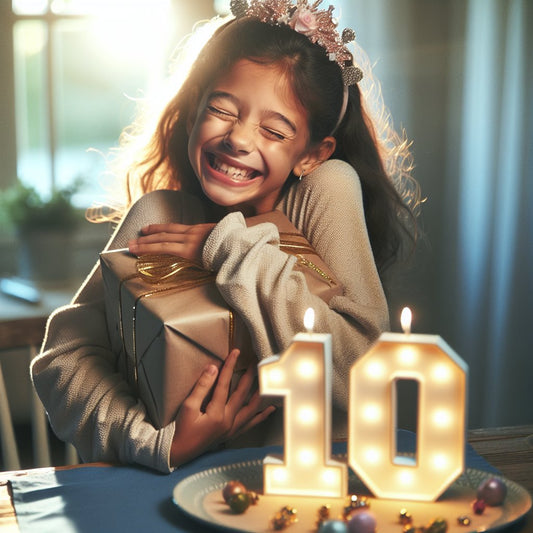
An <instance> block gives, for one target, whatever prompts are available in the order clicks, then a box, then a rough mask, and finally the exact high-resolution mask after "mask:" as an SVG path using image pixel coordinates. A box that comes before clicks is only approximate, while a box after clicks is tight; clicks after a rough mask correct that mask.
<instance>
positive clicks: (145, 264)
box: [136, 255, 215, 288]
mask: <svg viewBox="0 0 533 533" xmlns="http://www.w3.org/2000/svg"><path fill="white" fill-rule="evenodd" d="M136 266H137V273H138V274H139V277H140V278H141V279H142V280H143V281H146V282H147V283H150V284H152V285H161V284H163V283H176V282H179V283H180V285H181V284H184V285H185V286H182V287H183V288H186V287H188V286H189V285H190V286H198V285H201V284H203V283H209V282H210V281H213V280H214V279H215V273H214V272H210V271H209V270H205V269H204V268H202V266H201V265H199V264H198V263H196V262H195V261H191V260H189V259H184V258H183V257H176V256H174V255H141V256H140V257H139V258H138V259H137V265H136Z"/></svg>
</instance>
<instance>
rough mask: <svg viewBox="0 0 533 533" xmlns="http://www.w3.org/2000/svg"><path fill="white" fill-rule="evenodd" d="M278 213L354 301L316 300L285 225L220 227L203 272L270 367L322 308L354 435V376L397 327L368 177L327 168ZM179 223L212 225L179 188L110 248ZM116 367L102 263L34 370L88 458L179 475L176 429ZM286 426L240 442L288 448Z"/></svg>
mask: <svg viewBox="0 0 533 533" xmlns="http://www.w3.org/2000/svg"><path fill="white" fill-rule="evenodd" d="M277 208H278V209H280V210H282V211H283V212H284V213H285V214H286V215H287V216H288V218H289V219H290V220H291V221H292V223H293V224H294V225H295V226H296V227H297V228H298V229H300V231H302V233H303V234H304V235H305V236H306V237H307V239H308V241H309V242H310V243H311V244H312V245H313V247H314V248H315V250H316V251H317V252H318V254H319V255H320V256H321V257H322V259H324V261H325V262H326V264H327V265H328V266H329V267H330V268H331V269H332V271H333V272H334V273H335V275H336V276H337V278H338V279H339V281H340V282H341V283H342V285H343V286H344V294H343V295H341V296H335V297H334V298H332V299H331V301H330V302H329V304H326V303H325V302H324V301H322V300H321V299H320V298H319V297H317V296H314V295H312V294H311V293H310V292H309V291H308V290H307V287H306V284H305V280H304V277H303V275H302V274H301V273H298V272H293V270H292V267H293V265H294V262H295V258H294V257H293V256H289V255H287V254H285V253H284V252H282V251H280V250H279V248H278V246H277V245H278V243H279V235H278V232H277V230H276V228H275V226H273V225H272V224H260V225H258V226H254V227H251V228H247V227H246V224H245V221H244V218H243V216H242V214H240V213H232V214H229V215H227V216H226V217H225V218H224V219H223V220H221V221H220V222H219V223H218V224H217V225H216V227H215V228H214V230H213V231H212V233H211V235H210V236H209V238H208V240H207V242H206V245H205V247H204V252H203V261H204V266H205V267H206V268H209V269H211V270H215V271H217V272H218V274H217V285H218V288H219V290H220V292H221V294H222V295H223V297H224V299H225V300H226V301H227V303H228V304H229V305H230V306H231V307H232V308H234V309H235V310H236V311H237V312H239V313H240V315H241V316H242V318H243V319H244V321H245V322H246V323H247V325H248V327H249V329H250V332H251V336H252V339H253V341H254V346H255V349H256V352H257V355H258V358H259V359H263V358H265V357H268V356H270V355H272V354H276V353H279V352H280V351H282V350H284V349H285V348H286V347H287V346H288V345H289V344H290V342H291V339H292V338H293V336H294V335H295V334H296V333H297V332H298V331H300V330H301V329H302V317H303V315H304V312H305V310H306V309H307V308H308V307H313V308H314V310H315V316H316V318H315V331H319V332H330V333H332V336H333V376H332V378H333V379H332V383H333V406H334V417H333V437H334V438H341V437H344V436H345V431H346V429H345V428H346V410H347V401H348V388H349V387H348V379H349V369H350V367H351V365H352V364H353V362H354V361H355V360H356V359H357V358H358V357H359V356H360V355H362V354H363V353H365V352H366V351H367V349H368V347H369V346H370V344H371V343H372V342H373V341H374V340H375V339H376V338H377V336H378V335H379V333H380V332H381V331H383V330H384V329H386V328H387V326H388V310H387V304H386V300H385V296H384V293H383V290H382V286H381V283H380V280H379V276H378V274H377V271H376V267H375V264H374V260H373V256H372V251H371V249H370V244H369V240H368V235H367V231H366V225H365V219H364V213H363V203H362V197H361V187H360V182H359V179H358V176H357V174H356V173H355V171H354V170H353V169H352V167H350V166H349V165H348V164H346V163H344V162H342V161H337V160H332V161H327V162H325V163H323V164H322V165H321V166H320V167H319V169H318V170H316V171H315V172H313V173H312V174H310V175H308V176H306V177H305V178H304V179H302V181H301V182H299V183H297V184H295V185H294V186H293V187H291V188H290V189H289V191H288V193H287V194H286V195H285V196H284V197H283V198H282V200H281V202H280V204H279V205H278V206H277ZM171 221H173V222H183V223H185V224H195V223H199V222H202V221H204V214H203V206H202V203H201V201H200V200H198V199H196V198H193V197H191V196H187V195H185V194H183V193H180V192H176V191H156V192H153V193H150V194H147V195H145V196H144V197H143V198H141V199H140V200H139V201H138V202H137V203H136V204H135V205H134V206H133V207H132V208H131V209H130V211H129V212H128V214H127V215H126V217H125V218H124V220H123V222H122V223H121V225H120V226H119V227H118V228H117V231H116V232H115V234H114V236H113V237H112V238H111V240H110V242H109V243H108V245H107V247H106V249H114V248H122V247H125V246H126V244H127V241H128V239H130V238H132V237H134V236H136V235H138V232H139V229H140V228H141V227H142V226H144V225H146V224H149V223H154V222H171ZM116 368H117V365H116V355H115V354H114V353H113V352H112V351H111V349H110V341H109V337H108V333H107V328H106V317H105V306H104V290H103V283H102V277H101V271H100V268H99V265H98V264H97V265H96V266H95V267H94V268H93V270H92V272H91V273H90V274H89V276H88V277H87V279H86V281H85V282H84V284H83V285H82V287H81V288H80V290H79V291H78V293H77V294H76V296H75V297H74V300H73V302H72V304H70V305H68V306H65V307H62V308H60V309H58V310H56V311H55V312H54V313H53V314H52V316H51V317H50V319H49V322H48V328H47V334H46V337H45V341H44V344H43V348H42V352H41V353H40V355H39V356H38V357H37V358H36V359H35V360H34V361H33V363H32V366H31V373H32V378H33V382H34V385H35V388H36V390H37V392H38V394H39V396H40V398H41V400H42V401H43V404H44V406H45V408H46V410H47V412H48V415H49V417H50V421H51V424H52V427H53V429H54V431H55V432H56V434H57V435H58V436H59V438H61V439H63V440H65V441H69V442H72V443H73V444H74V445H75V446H76V448H77V449H78V452H79V454H80V457H81V458H82V460H84V461H119V462H123V463H139V464H143V465H146V466H149V467H151V468H155V469H158V470H161V471H163V472H168V471H170V465H169V451H170V445H171V442H172V437H173V434H174V424H173V423H172V424H169V425H168V426H166V427H164V428H162V429H160V430H156V429H155V428H154V427H153V425H152V424H151V423H150V421H149V420H148V418H147V415H146V411H145V408H144V406H143V404H142V403H141V402H140V401H139V400H138V399H137V398H136V396H135V394H134V391H132V389H131V388H130V387H129V386H128V384H127V383H126V381H125V380H124V379H123V378H122V376H121V375H120V374H119V373H118V372H117V370H116ZM281 418H282V412H281V410H280V411H279V412H278V413H276V414H275V415H273V416H272V417H271V419H272V420H269V421H267V429H265V430H264V431H257V429H256V430H255V435H256V436H258V435H259V436H260V438H259V439H257V438H256V439H252V440H251V441H246V440H244V441H243V442H242V443H241V445H244V443H246V442H253V443H254V444H266V443H272V442H280V441H281V427H282V426H281V424H280V419H281ZM251 432H254V429H252V430H251ZM237 445H239V444H237Z"/></svg>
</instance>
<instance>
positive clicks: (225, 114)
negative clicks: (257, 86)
mask: <svg viewBox="0 0 533 533" xmlns="http://www.w3.org/2000/svg"><path fill="white" fill-rule="evenodd" d="M207 111H209V113H212V114H213V115H218V116H220V117H228V118H235V115H234V114H233V113H230V112H229V111H225V110H224V109H220V108H219V107H216V106H214V105H208V106H207Z"/></svg>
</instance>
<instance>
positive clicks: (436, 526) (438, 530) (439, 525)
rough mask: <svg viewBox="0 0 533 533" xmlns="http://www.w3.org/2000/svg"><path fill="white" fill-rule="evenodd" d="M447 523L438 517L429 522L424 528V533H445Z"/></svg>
mask: <svg viewBox="0 0 533 533" xmlns="http://www.w3.org/2000/svg"><path fill="white" fill-rule="evenodd" d="M447 530H448V522H446V520H445V519H444V518H441V517H438V518H434V519H433V520H431V522H430V523H429V524H428V525H427V526H426V533H446V531H447Z"/></svg>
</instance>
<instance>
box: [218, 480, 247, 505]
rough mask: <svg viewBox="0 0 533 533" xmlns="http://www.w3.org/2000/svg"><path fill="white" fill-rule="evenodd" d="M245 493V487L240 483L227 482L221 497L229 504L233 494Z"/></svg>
mask: <svg viewBox="0 0 533 533" xmlns="http://www.w3.org/2000/svg"><path fill="white" fill-rule="evenodd" d="M243 492H246V487H245V486H244V485H243V484H242V483H241V482H240V481H228V482H227V483H226V484H225V485H224V488H223V489H222V497H223V498H224V501H225V502H226V503H228V504H229V501H230V498H231V497H232V496H234V495H235V494H241V493H243Z"/></svg>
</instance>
